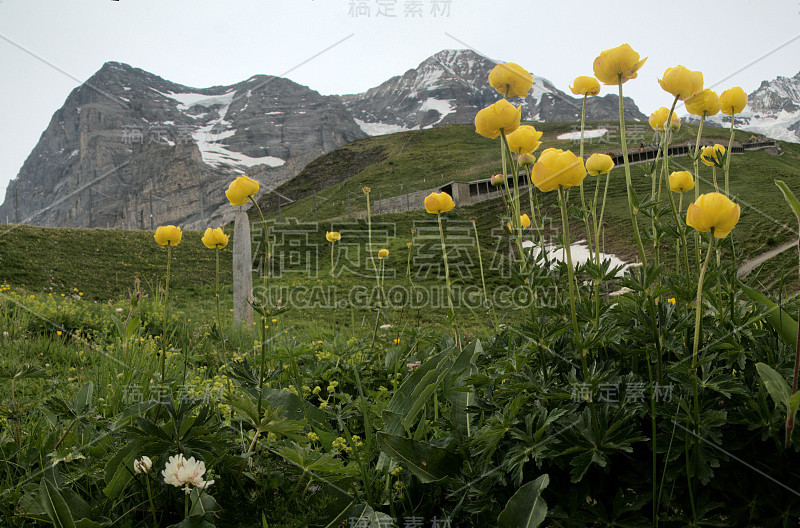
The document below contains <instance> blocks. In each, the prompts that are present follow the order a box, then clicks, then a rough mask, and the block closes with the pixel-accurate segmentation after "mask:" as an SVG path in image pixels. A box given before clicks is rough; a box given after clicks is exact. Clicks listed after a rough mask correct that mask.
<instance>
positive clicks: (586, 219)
mask: <svg viewBox="0 0 800 528" xmlns="http://www.w3.org/2000/svg"><path fill="white" fill-rule="evenodd" d="M587 97H589V95H588V94H583V105H581V144H580V158H581V161H584V159H583V130H584V127H585V126H586V98H587ZM580 188H581V216H583V223H584V225H585V226H586V247H587V248H588V249H589V260H592V233H591V231H590V230H589V214H588V210H587V209H586V199H585V198H584V195H583V180H581V185H580Z"/></svg>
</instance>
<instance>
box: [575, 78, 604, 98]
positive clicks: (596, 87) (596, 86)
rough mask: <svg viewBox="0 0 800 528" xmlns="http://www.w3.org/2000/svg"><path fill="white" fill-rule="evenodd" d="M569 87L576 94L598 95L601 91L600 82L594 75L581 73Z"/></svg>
mask: <svg viewBox="0 0 800 528" xmlns="http://www.w3.org/2000/svg"><path fill="white" fill-rule="evenodd" d="M569 89H570V91H572V93H574V94H575V95H597V94H599V93H600V83H599V82H598V81H597V79H595V78H594V77H592V76H589V75H580V76H578V77H575V80H574V81H572V86H570V87H569Z"/></svg>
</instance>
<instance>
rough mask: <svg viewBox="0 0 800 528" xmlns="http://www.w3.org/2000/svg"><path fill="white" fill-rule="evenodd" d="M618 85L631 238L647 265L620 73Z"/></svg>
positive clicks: (644, 263) (643, 263) (644, 264)
mask: <svg viewBox="0 0 800 528" xmlns="http://www.w3.org/2000/svg"><path fill="white" fill-rule="evenodd" d="M618 85H619V131H620V138H621V143H622V159H623V161H624V163H625V188H626V190H627V192H628V210H629V211H630V214H631V223H632V224H633V238H634V240H636V246H637V247H638V248H639V258H640V259H641V261H642V266H644V267H645V268H646V267H647V256H646V255H645V252H644V246H643V245H642V237H641V236H640V235H639V223H638V221H637V220H636V214H637V212H638V211H635V210H634V207H633V195H632V193H633V182H632V181H631V166H630V163H629V161H628V141H627V138H626V135H625V107H624V105H623V102H622V74H620V75H618Z"/></svg>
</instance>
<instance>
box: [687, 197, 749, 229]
mask: <svg viewBox="0 0 800 528" xmlns="http://www.w3.org/2000/svg"><path fill="white" fill-rule="evenodd" d="M739 213H740V208H739V204H736V203H733V202H732V201H731V200H730V199H729V198H728V197H727V196H725V195H724V194H721V193H718V192H712V193H708V194H702V195H700V197H699V198H698V199H697V200H695V202H694V203H693V204H690V205H689V209H688V210H687V211H686V225H688V226H690V227H693V228H695V229H697V230H698V231H700V232H703V233H705V232H707V231H712V233H713V235H714V238H725V237H726V236H728V233H730V232H731V230H732V229H733V228H734V227H735V226H736V223H737V222H738V221H739Z"/></svg>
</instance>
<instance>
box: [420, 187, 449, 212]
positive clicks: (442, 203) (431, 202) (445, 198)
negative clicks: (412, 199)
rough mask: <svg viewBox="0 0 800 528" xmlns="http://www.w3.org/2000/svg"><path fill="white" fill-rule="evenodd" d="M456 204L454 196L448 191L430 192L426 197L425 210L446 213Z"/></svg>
mask: <svg viewBox="0 0 800 528" xmlns="http://www.w3.org/2000/svg"><path fill="white" fill-rule="evenodd" d="M455 206H456V203H455V202H454V201H453V197H452V196H450V195H449V194H447V193H446V192H440V193H436V192H434V193H430V194H429V195H428V196H427V197H426V198H425V210H426V211H428V212H429V213H431V214H437V213H446V212H447V211H450V210H451V209H452V208H453V207H455Z"/></svg>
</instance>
